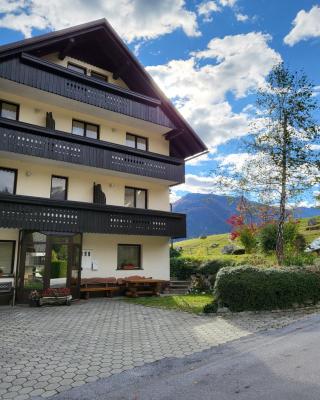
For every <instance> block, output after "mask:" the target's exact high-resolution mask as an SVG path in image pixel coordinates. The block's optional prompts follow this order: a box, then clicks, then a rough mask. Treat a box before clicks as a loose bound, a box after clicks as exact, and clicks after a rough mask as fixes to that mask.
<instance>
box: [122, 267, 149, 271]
mask: <svg viewBox="0 0 320 400" xmlns="http://www.w3.org/2000/svg"><path fill="white" fill-rule="evenodd" d="M116 271H143V268H134V269H124V268H117V269H116Z"/></svg>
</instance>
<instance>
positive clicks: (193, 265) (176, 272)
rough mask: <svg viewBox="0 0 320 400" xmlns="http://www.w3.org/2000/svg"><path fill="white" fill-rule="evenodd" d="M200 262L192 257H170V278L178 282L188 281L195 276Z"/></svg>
mask: <svg viewBox="0 0 320 400" xmlns="http://www.w3.org/2000/svg"><path fill="white" fill-rule="evenodd" d="M201 262H202V260H200V259H196V258H192V257H172V258H170V276H171V277H174V278H177V279H179V280H182V281H184V280H188V279H190V277H191V275H193V274H195V273H196V272H197V271H198V269H199V266H200V264H201Z"/></svg>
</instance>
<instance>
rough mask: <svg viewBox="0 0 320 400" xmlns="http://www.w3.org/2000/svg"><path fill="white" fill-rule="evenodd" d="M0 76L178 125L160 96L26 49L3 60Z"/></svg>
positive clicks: (166, 123)
mask: <svg viewBox="0 0 320 400" xmlns="http://www.w3.org/2000/svg"><path fill="white" fill-rule="evenodd" d="M0 77H2V78H5V79H9V80H11V81H14V82H18V83H21V84H23V85H27V86H31V87H34V88H36V89H40V90H44V91H46V92H50V93H54V94H57V95H59V96H63V97H67V98H69V99H72V100H77V101H80V102H83V103H87V104H90V105H93V106H96V107H99V108H103V109H105V110H109V111H113V112H115V113H120V114H124V115H127V116H129V117H133V118H138V119H141V120H144V121H148V122H152V123H154V124H157V125H162V126H165V127H168V128H171V129H174V128H175V126H174V124H173V123H172V122H171V120H170V119H169V118H168V117H167V116H166V114H165V113H164V112H163V111H162V109H161V102H160V100H158V99H154V98H152V97H148V96H145V95H142V94H140V93H137V92H133V91H131V90H128V89H124V88H121V87H120V86H116V85H113V84H110V83H105V82H100V81H98V80H96V79H94V78H91V77H88V76H84V75H81V74H79V73H77V72H74V71H71V70H70V69H67V68H65V67H62V66H59V65H57V64H54V63H51V62H49V61H46V60H43V59H40V58H37V57H34V56H32V55H30V54H26V53H23V54H22V55H21V56H20V57H14V58H8V59H5V60H1V62H0Z"/></svg>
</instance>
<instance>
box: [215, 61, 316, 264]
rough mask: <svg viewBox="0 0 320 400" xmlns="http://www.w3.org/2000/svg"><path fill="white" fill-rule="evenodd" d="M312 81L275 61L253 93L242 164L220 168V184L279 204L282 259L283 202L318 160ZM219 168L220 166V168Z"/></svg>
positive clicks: (304, 183) (312, 174)
mask: <svg viewBox="0 0 320 400" xmlns="http://www.w3.org/2000/svg"><path fill="white" fill-rule="evenodd" d="M316 109H317V103H316V100H315V97H314V96H313V85H312V84H311V83H310V82H309V80H308V78H307V76H306V75H305V74H303V73H297V72H294V73H291V72H290V71H289V70H288V69H287V68H286V67H285V66H284V64H283V63H280V64H278V65H276V66H275V67H274V68H273V69H272V71H271V72H270V74H269V76H268V77H267V79H266V85H265V87H263V88H262V89H260V90H259V91H258V93H257V101H256V119H255V122H254V123H253V124H252V132H251V133H252V134H251V135H250V139H249V140H248V141H247V142H246V151H247V160H246V162H245V163H244V165H243V166H242V167H241V168H238V169H237V168H236V169H234V170H232V171H230V170H229V171H227V173H226V170H225V171H224V177H223V178H226V179H222V180H221V182H222V184H223V185H226V184H227V186H228V187H229V189H230V187H233V189H235V188H236V190H237V191H241V193H249V194H250V195H251V196H253V198H254V199H255V200H258V199H259V200H260V201H262V202H263V203H269V204H271V205H273V206H277V207H278V212H277V215H276V217H275V218H276V222H277V239H276V255H277V259H278V263H279V264H280V265H281V264H283V260H284V232H283V230H284V223H285V221H286V219H287V216H288V203H289V202H290V201H293V200H294V199H297V197H298V196H299V195H300V194H301V193H303V192H304V191H305V190H306V189H308V188H310V187H311V186H313V185H315V184H316V183H317V182H319V170H320V161H319V156H318V154H317V151H315V150H314V149H316V148H317V146H315V145H319V141H320V132H319V128H318V126H317V123H316V121H315V118H314V113H315V110H316ZM220 173H221V171H220Z"/></svg>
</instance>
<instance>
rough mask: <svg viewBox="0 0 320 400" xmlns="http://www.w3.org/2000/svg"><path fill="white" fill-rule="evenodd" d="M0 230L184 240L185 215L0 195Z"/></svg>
mask: <svg viewBox="0 0 320 400" xmlns="http://www.w3.org/2000/svg"><path fill="white" fill-rule="evenodd" d="M0 227H1V228H16V229H31V230H32V229H36V230H41V231H52V232H72V233H109V234H125V235H148V236H168V237H173V238H178V237H186V216H185V215H184V214H178V213H170V212H165V211H155V210H144V209H137V208H129V207H119V206H109V205H98V204H89V203H83V202H78V201H60V200H52V199H46V198H39V197H29V196H18V195H8V194H0Z"/></svg>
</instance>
